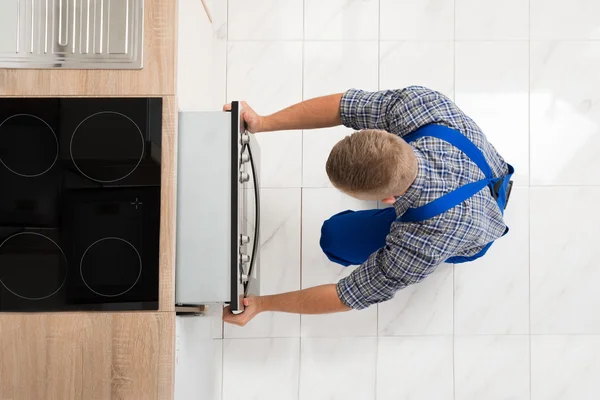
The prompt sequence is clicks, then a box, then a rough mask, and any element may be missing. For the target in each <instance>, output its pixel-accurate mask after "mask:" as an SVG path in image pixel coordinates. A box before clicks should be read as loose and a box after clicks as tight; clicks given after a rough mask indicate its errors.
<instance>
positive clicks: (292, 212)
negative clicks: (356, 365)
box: [225, 189, 301, 338]
mask: <svg viewBox="0 0 600 400" xmlns="http://www.w3.org/2000/svg"><path fill="white" fill-rule="evenodd" d="M261 196H262V197H261V217H262V218H261V240H260V242H261V252H260V294H261V295H270V294H278V293H284V292H291V291H294V290H299V289H300V208H301V207H300V204H301V203H300V202H301V193H300V189H263V190H262V191H261ZM299 335H300V316H299V315H296V314H286V313H271V312H269V313H262V314H259V315H258V316H256V317H255V318H254V319H253V320H252V321H250V323H249V324H248V325H246V326H245V327H238V326H235V325H230V324H226V325H225V337H226V338H250V337H254V338H256V337H263V338H266V337H298V336H299Z"/></svg>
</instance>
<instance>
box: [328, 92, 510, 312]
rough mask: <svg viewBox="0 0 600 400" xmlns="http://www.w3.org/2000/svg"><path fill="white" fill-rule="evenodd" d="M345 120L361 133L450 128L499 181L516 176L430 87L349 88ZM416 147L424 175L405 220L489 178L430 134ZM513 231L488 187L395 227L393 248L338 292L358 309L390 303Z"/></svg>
mask: <svg viewBox="0 0 600 400" xmlns="http://www.w3.org/2000/svg"><path fill="white" fill-rule="evenodd" d="M341 119H342V123H344V125H346V126H349V127H352V128H354V129H368V128H371V129H372V128H377V129H383V130H385V131H387V132H390V133H393V134H396V135H399V136H401V137H405V136H407V135H409V134H410V133H412V132H414V131H416V130H418V129H419V128H422V127H424V126H427V125H430V124H437V125H444V126H447V127H449V128H451V129H454V130H456V131H458V132H460V133H461V134H463V135H465V136H466V137H467V138H468V139H469V140H470V141H471V142H473V143H474V144H475V145H476V146H477V147H478V148H479V149H480V150H481V151H482V153H483V154H484V156H485V159H486V161H487V163H488V164H489V166H490V168H491V170H492V173H493V175H494V176H495V177H501V176H504V175H506V174H507V173H508V165H507V164H506V162H505V161H504V159H503V158H502V157H501V156H500V155H499V154H498V152H497V151H496V150H495V149H494V147H493V146H492V145H491V144H490V143H489V142H488V140H487V139H486V137H485V135H484V134H483V132H482V131H481V129H480V128H479V127H478V126H477V125H476V124H475V122H473V120H471V119H470V118H469V117H468V116H466V115H465V114H464V113H463V112H462V111H461V110H460V109H459V108H458V107H457V106H456V105H455V104H454V103H453V102H452V101H451V100H450V99H448V98H447V97H445V96H444V95H442V94H440V93H438V92H435V91H432V90H429V89H426V88H423V87H418V86H412V87H408V88H405V89H401V90H390V91H381V92H374V93H367V92H362V91H358V90H349V91H348V92H346V93H345V94H344V96H343V97H342V101H341ZM411 146H412V147H413V149H414V152H415V155H416V157H417V160H418V164H419V167H418V173H417V177H416V179H415V182H414V183H413V184H412V185H411V187H410V188H409V189H408V190H407V191H406V193H404V194H403V195H402V196H400V197H397V198H396V202H395V203H394V207H395V209H396V215H398V216H401V215H403V214H404V213H405V212H406V211H407V210H408V209H409V208H410V209H414V208H417V207H420V206H423V205H425V204H428V203H431V202H432V201H433V200H435V199H438V198H440V197H441V196H443V195H445V194H447V193H450V192H452V191H454V190H455V189H457V188H459V187H461V186H463V185H465V184H468V183H472V182H476V181H478V180H480V179H482V178H484V174H483V173H482V171H481V170H480V169H479V167H478V166H477V165H476V164H475V163H474V162H473V161H471V159H469V157H467V155H465V154H464V153H463V152H462V151H461V150H459V149H458V148H456V147H455V146H453V145H452V144H450V143H448V142H446V141H444V140H441V139H438V138H434V137H428V136H425V137H422V138H419V139H417V140H415V141H414V142H412V143H411ZM505 231H506V225H505V224H504V221H503V217H502V212H501V210H500V208H499V207H498V204H497V203H496V200H495V199H494V197H493V196H492V194H491V192H490V190H489V189H488V188H484V189H483V190H481V191H479V192H478V193H477V194H475V195H474V196H472V197H471V198H469V199H467V200H466V201H464V202H462V203H460V204H458V205H457V206H456V207H453V208H451V209H449V210H448V211H446V212H444V213H442V214H439V215H437V216H435V217H433V218H430V219H426V220H424V221H419V222H400V221H396V222H394V223H392V225H391V228H390V233H389V235H388V237H387V245H386V246H385V248H383V249H381V250H380V251H379V252H377V253H374V254H373V255H372V257H370V258H369V259H368V260H367V261H366V262H365V263H364V264H363V265H362V266H361V267H360V268H358V269H357V270H355V271H354V272H353V273H352V274H351V275H350V276H349V277H348V278H345V279H342V280H341V281H340V282H339V284H338V293H339V294H340V297H341V298H343V299H344V301H345V303H346V304H348V305H350V306H351V307H353V308H363V307H366V306H368V305H370V304H373V303H376V302H380V301H384V300H387V299H388V298H391V297H392V296H393V294H394V293H395V291H397V290H399V289H402V288H403V287H405V286H407V285H410V284H414V283H416V282H419V281H421V280H422V279H424V278H425V277H426V276H428V275H429V274H430V273H431V272H433V270H435V268H436V267H437V266H438V265H439V264H441V263H442V262H444V261H445V260H447V259H448V258H450V257H456V256H473V255H475V254H477V253H479V252H480V251H481V250H482V249H483V248H484V247H485V246H486V245H487V244H488V243H490V242H492V241H494V240H495V239H497V238H499V237H501V236H502V235H503V234H504V233H505ZM359 287H360V289H359ZM357 293H360V295H357Z"/></svg>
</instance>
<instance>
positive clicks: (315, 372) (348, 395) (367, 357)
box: [300, 338, 377, 400]
mask: <svg viewBox="0 0 600 400" xmlns="http://www.w3.org/2000/svg"><path fill="white" fill-rule="evenodd" d="M376 367H377V338H326V339H306V338H305V339H302V343H301V351H300V400H320V399H323V400H375V375H376V373H375V371H376Z"/></svg>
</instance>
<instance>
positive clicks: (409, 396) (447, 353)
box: [377, 336, 454, 400]
mask: <svg viewBox="0 0 600 400" xmlns="http://www.w3.org/2000/svg"><path fill="white" fill-rule="evenodd" d="M378 346H379V348H378V354H377V400H398V399H402V400H423V399H435V400H453V399H454V386H453V378H452V374H453V372H452V352H453V349H452V336H429V337H425V336H420V337H419V336H415V337H402V338H379V345H378Z"/></svg>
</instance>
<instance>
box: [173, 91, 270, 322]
mask: <svg viewBox="0 0 600 400" xmlns="http://www.w3.org/2000/svg"><path fill="white" fill-rule="evenodd" d="M241 111H242V110H241V104H240V103H239V102H235V101H234V102H232V107H231V111H229V112H181V113H179V128H178V156H177V165H178V166H177V242H176V269H175V303H176V304H177V305H178V306H196V305H206V304H211V303H229V304H230V306H231V310H232V311H233V312H241V311H243V298H244V297H245V296H248V295H257V294H259V293H258V292H259V276H260V271H259V269H260V267H259V265H260V251H259V247H260V246H259V244H260V190H259V188H260V185H259V177H260V173H259V171H260V148H259V146H258V145H257V142H256V139H255V137H254V135H252V134H250V133H248V132H247V130H246V129H245V126H244V123H243V121H242V118H241Z"/></svg>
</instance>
